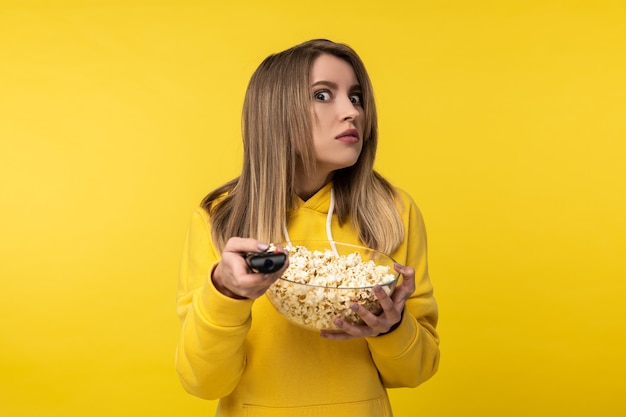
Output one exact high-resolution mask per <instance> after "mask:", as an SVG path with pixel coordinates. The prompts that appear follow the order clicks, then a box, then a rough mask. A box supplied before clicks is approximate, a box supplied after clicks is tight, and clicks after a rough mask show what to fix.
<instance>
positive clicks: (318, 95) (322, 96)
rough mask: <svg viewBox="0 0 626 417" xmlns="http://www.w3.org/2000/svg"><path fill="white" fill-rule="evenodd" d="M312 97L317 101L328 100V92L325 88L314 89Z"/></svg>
mask: <svg viewBox="0 0 626 417" xmlns="http://www.w3.org/2000/svg"><path fill="white" fill-rule="evenodd" d="M313 97H315V100H318V101H328V100H330V92H328V91H326V90H321V91H316V92H315V93H314V94H313Z"/></svg>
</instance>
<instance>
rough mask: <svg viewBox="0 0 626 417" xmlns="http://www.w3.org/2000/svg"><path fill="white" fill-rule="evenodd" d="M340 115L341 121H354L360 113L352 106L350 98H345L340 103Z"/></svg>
mask: <svg viewBox="0 0 626 417" xmlns="http://www.w3.org/2000/svg"><path fill="white" fill-rule="evenodd" d="M340 114H341V119H342V120H355V119H356V118H357V117H359V114H361V113H360V108H359V107H358V106H355V105H354V103H353V102H352V101H351V100H350V97H346V98H345V99H344V100H342V101H341V110H340Z"/></svg>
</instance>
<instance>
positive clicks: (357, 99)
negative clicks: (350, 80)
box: [350, 93, 363, 106]
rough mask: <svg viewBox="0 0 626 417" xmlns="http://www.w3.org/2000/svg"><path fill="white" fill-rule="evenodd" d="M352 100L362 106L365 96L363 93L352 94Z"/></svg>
mask: <svg viewBox="0 0 626 417" xmlns="http://www.w3.org/2000/svg"><path fill="white" fill-rule="evenodd" d="M350 101H351V102H352V104H356V105H358V106H360V105H361V104H362V103H363V97H361V94H360V93H359V94H350Z"/></svg>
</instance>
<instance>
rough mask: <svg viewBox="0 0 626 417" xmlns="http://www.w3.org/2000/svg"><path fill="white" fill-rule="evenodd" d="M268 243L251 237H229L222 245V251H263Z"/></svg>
mask: <svg viewBox="0 0 626 417" xmlns="http://www.w3.org/2000/svg"><path fill="white" fill-rule="evenodd" d="M269 247H270V245H269V244H267V243H265V242H260V241H258V240H256V239H252V238H243V237H231V238H230V239H228V241H227V242H226V245H224V252H239V253H245V252H264V251H266V250H267V249H269Z"/></svg>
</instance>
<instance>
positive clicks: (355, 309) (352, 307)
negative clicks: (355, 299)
mask: <svg viewBox="0 0 626 417" xmlns="http://www.w3.org/2000/svg"><path fill="white" fill-rule="evenodd" d="M350 309H351V310H352V311H359V305H358V304H352V305H351V306H350Z"/></svg>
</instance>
